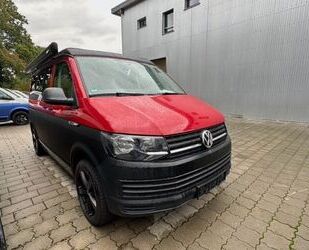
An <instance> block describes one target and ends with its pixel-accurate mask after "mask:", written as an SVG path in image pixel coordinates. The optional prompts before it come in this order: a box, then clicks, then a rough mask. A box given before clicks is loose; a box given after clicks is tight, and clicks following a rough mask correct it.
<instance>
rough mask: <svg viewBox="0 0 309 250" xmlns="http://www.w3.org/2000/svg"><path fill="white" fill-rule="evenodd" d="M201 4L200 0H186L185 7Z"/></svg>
mask: <svg viewBox="0 0 309 250" xmlns="http://www.w3.org/2000/svg"><path fill="white" fill-rule="evenodd" d="M199 4H200V0H185V9H190V8H192V7H194V6H196V5H199Z"/></svg>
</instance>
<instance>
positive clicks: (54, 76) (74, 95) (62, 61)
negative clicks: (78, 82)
mask: <svg viewBox="0 0 309 250" xmlns="http://www.w3.org/2000/svg"><path fill="white" fill-rule="evenodd" d="M60 64H65V65H66V66H67V67H68V70H69V72H70V76H71V83H72V88H73V97H72V98H73V100H74V106H73V107H78V101H77V95H76V89H75V84H74V79H73V76H72V70H71V68H70V64H69V63H68V62H67V61H66V60H61V61H58V62H55V63H54V65H53V77H52V82H51V86H52V87H56V88H57V87H58V86H57V85H56V79H57V75H56V74H57V67H58V65H60ZM58 88H59V87H58Z"/></svg>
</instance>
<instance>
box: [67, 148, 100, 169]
mask: <svg viewBox="0 0 309 250" xmlns="http://www.w3.org/2000/svg"><path fill="white" fill-rule="evenodd" d="M82 159H86V160H88V161H90V163H92V164H93V165H94V167H96V166H98V165H99V162H98V160H97V158H96V157H95V154H94V153H93V152H92V151H91V149H90V148H89V147H88V146H86V145H84V144H82V143H77V144H75V145H74V146H73V147H72V149H71V153H70V166H71V169H72V172H73V174H74V173H75V169H76V165H77V163H78V162H79V161H80V160H82Z"/></svg>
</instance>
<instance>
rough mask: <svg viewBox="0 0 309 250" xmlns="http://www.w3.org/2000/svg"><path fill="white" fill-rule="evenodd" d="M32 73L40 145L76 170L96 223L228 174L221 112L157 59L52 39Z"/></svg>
mask: <svg viewBox="0 0 309 250" xmlns="http://www.w3.org/2000/svg"><path fill="white" fill-rule="evenodd" d="M27 71H28V73H29V74H31V75H32V86H31V93H30V125H31V132H32V138H33V144H34V149H35V152H36V154H37V155H39V156H40V155H43V154H45V153H48V154H49V155H50V156H52V157H53V158H54V159H55V160H56V161H57V162H58V163H59V164H60V165H61V166H62V167H64V168H65V169H66V170H67V171H68V172H69V173H70V174H71V175H72V176H73V177H74V179H75V183H76V188H77V192H78V198H79V201H80V205H81V208H82V210H83V212H84V214H85V216H86V217H87V219H88V220H89V222H90V223H91V224H93V225H96V226H99V225H103V224H105V223H107V222H108V221H110V220H111V218H112V214H116V215H120V216H144V215H149V214H153V213H158V212H161V211H166V210H170V209H174V208H177V207H179V206H181V205H182V204H184V203H185V202H187V201H189V200H190V199H194V198H198V197H200V196H201V195H203V194H204V193H205V192H207V191H209V190H210V189H211V188H213V187H215V186H216V185H218V184H220V183H221V182H222V181H223V180H224V179H225V178H226V176H227V174H228V173H229V170H230V167H231V141H230V137H229V135H228V132H227V129H226V126H225V123H224V117H223V115H222V114H221V113H220V112H219V111H218V110H216V109H215V108H213V107H212V106H210V105H209V104H207V103H205V102H204V101H202V100H200V99H198V98H196V97H193V96H191V95H188V94H186V92H185V91H184V90H183V89H182V88H181V87H180V86H179V85H177V83H175V81H173V80H172V79H171V78H170V77H169V76H168V75H167V74H166V73H164V72H163V71H162V70H160V69H159V68H157V67H156V66H155V65H154V64H153V63H152V62H150V61H148V60H143V59H136V58H127V57H124V56H122V55H119V54H112V53H105V52H98V51H90V50H83V49H71V48H69V49H65V50H63V51H61V52H58V48H57V44H55V43H52V44H51V45H50V46H49V47H48V48H47V49H46V50H45V51H44V52H43V53H42V54H41V55H40V56H39V57H38V58H37V59H36V60H35V61H34V62H32V63H31V64H30V65H29V66H28V68H27Z"/></svg>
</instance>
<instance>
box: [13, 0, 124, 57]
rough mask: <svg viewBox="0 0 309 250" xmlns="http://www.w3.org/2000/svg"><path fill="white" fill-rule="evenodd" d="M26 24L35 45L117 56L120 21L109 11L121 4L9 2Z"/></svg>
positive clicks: (105, 0) (101, 0)
mask: <svg viewBox="0 0 309 250" xmlns="http://www.w3.org/2000/svg"><path fill="white" fill-rule="evenodd" d="M13 1H14V3H15V4H16V6H17V8H18V11H19V12H20V13H21V14H22V15H24V16H25V17H26V18H27V20H28V22H29V24H28V25H27V26H26V27H25V28H26V29H27V31H28V32H29V34H30V35H31V37H32V40H33V42H34V43H35V44H36V45H40V46H43V47H46V46H48V45H49V44H50V43H51V42H57V43H58V46H59V49H64V48H67V47H77V48H83V49H95V50H102V51H111V52H121V20H120V17H118V16H115V15H112V14H111V8H113V7H115V6H116V5H118V4H119V3H121V2H123V0H13Z"/></svg>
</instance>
